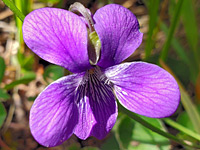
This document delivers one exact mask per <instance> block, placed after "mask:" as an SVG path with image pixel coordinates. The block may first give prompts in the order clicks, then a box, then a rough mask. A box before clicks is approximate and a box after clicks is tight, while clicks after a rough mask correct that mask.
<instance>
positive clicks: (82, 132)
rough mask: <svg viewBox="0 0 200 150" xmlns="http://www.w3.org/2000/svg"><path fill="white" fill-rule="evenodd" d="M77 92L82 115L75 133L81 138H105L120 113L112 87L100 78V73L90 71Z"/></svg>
mask: <svg viewBox="0 0 200 150" xmlns="http://www.w3.org/2000/svg"><path fill="white" fill-rule="evenodd" d="M95 72H96V71H95ZM77 94H78V95H77V96H78V106H79V115H80V116H79V123H78V125H77V126H76V129H75V132H74V133H75V134H76V135H77V136H78V137H79V138H81V139H86V138H88V137H89V136H95V137H96V138H98V139H103V138H104V137H105V136H106V135H107V134H108V132H109V131H110V130H111V129H112V127H113V126H114V124H115V122H116V119H117V114H118V112H117V104H116V100H115V96H114V94H113V92H112V87H111V86H110V85H108V84H106V83H105V81H103V80H101V79H100V74H98V73H94V74H90V73H89V72H88V73H86V75H85V82H84V84H82V85H81V86H80V87H79V89H78V93H77Z"/></svg>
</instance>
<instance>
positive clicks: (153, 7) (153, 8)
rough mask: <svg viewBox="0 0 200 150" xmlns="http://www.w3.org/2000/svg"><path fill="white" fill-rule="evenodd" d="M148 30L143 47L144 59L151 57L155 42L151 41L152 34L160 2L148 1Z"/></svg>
mask: <svg viewBox="0 0 200 150" xmlns="http://www.w3.org/2000/svg"><path fill="white" fill-rule="evenodd" d="M148 4H149V6H148V7H149V30H148V38H147V42H146V47H145V58H148V57H149V56H150V55H151V50H152V48H153V45H154V43H155V41H154V40H153V33H154V30H155V28H156V23H157V20H158V10H159V5H160V0H150V1H149V3H148Z"/></svg>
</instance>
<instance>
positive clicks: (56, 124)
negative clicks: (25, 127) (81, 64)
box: [30, 74, 82, 147]
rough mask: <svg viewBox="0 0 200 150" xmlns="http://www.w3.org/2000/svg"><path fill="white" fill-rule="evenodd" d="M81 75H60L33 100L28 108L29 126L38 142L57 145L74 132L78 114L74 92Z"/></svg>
mask: <svg viewBox="0 0 200 150" xmlns="http://www.w3.org/2000/svg"><path fill="white" fill-rule="evenodd" d="M81 79H82V76H81V75H78V74H75V75H69V76H67V77H63V78H60V79H59V80H57V81H55V82H53V83H52V84H50V85H49V86H48V87H47V88H46V89H45V90H44V91H43V92H42V93H41V94H40V95H39V96H38V97H37V99H36V100H35V102H34V104H33V106H32V108H31V111H30V129H31V133H32V135H33V136H34V138H35V139H36V140H37V141H38V143H40V144H41V145H44V146H46V147H52V146H56V145H59V144H61V143H62V142H64V141H65V140H66V139H68V138H69V137H70V136H71V135H72V134H73V131H74V128H75V126H76V124H77V123H78V117H79V115H78V108H77V105H76V104H75V100H74V95H75V89H76V88H77V86H78V84H79V82H80V81H81Z"/></svg>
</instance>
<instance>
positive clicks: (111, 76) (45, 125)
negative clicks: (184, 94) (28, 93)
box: [23, 4, 180, 147]
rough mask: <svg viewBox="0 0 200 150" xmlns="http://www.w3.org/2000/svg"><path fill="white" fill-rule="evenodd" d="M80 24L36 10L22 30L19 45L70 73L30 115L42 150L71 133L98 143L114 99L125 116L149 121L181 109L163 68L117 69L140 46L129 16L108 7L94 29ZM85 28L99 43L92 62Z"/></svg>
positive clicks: (112, 118)
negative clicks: (135, 114) (126, 112)
mask: <svg viewBox="0 0 200 150" xmlns="http://www.w3.org/2000/svg"><path fill="white" fill-rule="evenodd" d="M88 14H89V13H88ZM83 16H84V15H83ZM90 17H91V16H90ZM83 18H84V17H80V16H78V15H76V14H74V13H72V12H70V11H67V10H62V9H57V8H42V9H38V10H35V11H33V12H31V13H30V14H29V15H27V16H26V18H25V20H24V23H23V36H24V41H25V43H26V44H27V46H28V47H29V48H30V49H31V50H32V51H33V52H34V53H36V54H37V55H38V56H40V57H41V58H42V59H44V60H46V61H48V62H50V63H53V64H56V65H60V66H62V67H64V68H66V69H68V70H70V71H71V72H73V73H74V74H72V75H68V76H65V77H62V78H60V79H58V80H57V81H55V82H53V83H51V84H50V85H49V86H48V87H47V88H46V89H45V90H44V91H43V92H42V93H41V94H40V95H39V96H38V97H37V99H36V100H35V102H34V104H33V106H32V108H31V111H30V129H31V132H32V135H33V136H34V138H35V139H36V140H37V141H38V142H39V143H40V144H42V145H44V146H46V147H52V146H56V145H59V144H61V143H62V142H63V141H65V140H67V139H68V138H69V137H70V136H71V135H72V134H75V135H76V136H77V137H79V138H80V139H87V138H88V137H89V136H94V137H96V138H98V139H103V138H104V137H105V136H106V135H107V134H108V132H109V131H110V130H111V129H112V128H113V126H114V124H115V122H116V119H117V115H118V109H117V102H116V98H117V99H118V100H119V103H121V104H122V105H123V106H124V107H125V108H127V109H128V110H130V111H132V112H135V113H138V114H140V115H144V116H148V117H153V118H161V117H168V116H170V115H171V114H173V113H174V112H175V110H176V108H177V106H178V104H179V100H180V92H179V88H178V85H177V83H176V81H175V79H174V78H173V77H172V76H171V75H170V74H169V73H168V72H166V71H165V70H164V69H162V68H160V67H158V66H156V65H154V64H149V63H145V62H130V63H123V64H120V63H121V62H122V61H123V60H125V59H126V58H127V57H129V56H130V55H131V54H132V53H133V52H134V51H135V50H136V49H137V48H138V47H139V45H140V44H141V42H142V37H143V34H142V33H141V32H140V31H139V23H138V21H137V19H136V17H135V15H134V14H132V13H131V12H130V11H129V10H128V9H126V8H124V7H122V6H120V5H116V4H110V5H106V6H104V7H102V8H100V9H99V10H97V12H96V13H95V14H94V16H93V21H94V25H93V24H92V25H91V24H89V23H86V22H85V21H84V20H83ZM86 20H87V19H86ZM88 26H89V27H90V29H92V28H93V29H95V31H96V33H97V35H98V37H99V39H100V42H101V49H100V51H99V52H100V53H99V52H98V51H97V50H95V51H93V52H94V54H95V55H96V56H94V55H93V54H91V53H92V52H91V48H90V47H89V44H88V43H89V42H88V41H89V38H88V30H87V27H88ZM92 60H95V61H93V62H92ZM115 96H116V98H115Z"/></svg>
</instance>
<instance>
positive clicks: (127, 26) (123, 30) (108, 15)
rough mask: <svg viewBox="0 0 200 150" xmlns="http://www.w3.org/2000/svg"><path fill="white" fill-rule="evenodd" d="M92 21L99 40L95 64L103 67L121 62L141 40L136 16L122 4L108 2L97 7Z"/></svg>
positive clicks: (141, 35)
mask: <svg viewBox="0 0 200 150" xmlns="http://www.w3.org/2000/svg"><path fill="white" fill-rule="evenodd" d="M94 21H95V25H94V27H95V30H96V32H97V34H98V35H99V38H100V41H101V58H100V60H99V62H98V64H97V65H99V66H101V67H103V68H106V67H109V66H112V65H115V64H119V63H121V62H122V61H123V60H125V59H126V58H127V57H129V56H130V55H131V54H132V53H133V52H134V51H135V50H136V49H137V48H138V47H139V45H140V44H141V42H142V37H143V34H142V33H141V32H140V31H139V23H138V21H137V18H136V17H135V15H134V14H133V13H132V12H131V11H129V10H128V9H127V8H125V7H123V6H120V5H117V4H110V5H106V6H104V7H102V8H100V9H98V10H97V12H96V13H95V14H94Z"/></svg>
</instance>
